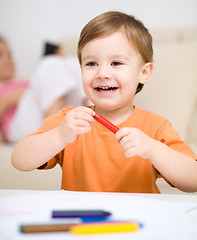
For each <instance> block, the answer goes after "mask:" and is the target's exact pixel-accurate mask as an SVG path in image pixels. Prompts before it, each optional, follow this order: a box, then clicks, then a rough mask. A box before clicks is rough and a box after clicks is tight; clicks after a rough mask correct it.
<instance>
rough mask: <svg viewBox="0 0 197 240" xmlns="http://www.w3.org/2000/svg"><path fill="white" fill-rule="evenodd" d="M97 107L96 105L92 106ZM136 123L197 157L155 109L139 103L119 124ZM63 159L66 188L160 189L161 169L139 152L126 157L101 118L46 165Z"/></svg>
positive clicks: (57, 119) (56, 119)
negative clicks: (157, 180)
mask: <svg viewBox="0 0 197 240" xmlns="http://www.w3.org/2000/svg"><path fill="white" fill-rule="evenodd" d="M72 108H73V107H64V108H63V109H62V110H61V111H59V112H58V113H57V114H56V115H53V116H51V117H49V118H48V119H46V120H45V121H44V122H43V126H42V127H41V128H40V129H38V131H37V132H36V133H34V134H39V133H43V132H45V131H48V130H49V129H52V128H55V127H57V126H59V125H60V124H61V122H62V121H63V119H64V117H65V115H66V113H67V112H68V111H69V110H71V109H72ZM92 108H93V107H92ZM118 127H119V128H122V127H134V128H138V129H140V130H142V131H143V132H144V133H146V134H147V135H148V136H150V137H152V138H154V139H156V140H158V141H161V142H163V143H164V144H166V145H168V146H169V147H171V148H173V149H174V150H176V151H180V152H182V153H184V154H187V155H189V156H191V157H193V158H194V159H197V156H196V155H195V153H194V152H193V151H192V150H191V149H190V147H189V146H188V145H187V144H186V143H184V142H183V141H182V140H181V139H180V137H179V135H178V134H177V132H176V131H175V130H174V129H173V128H172V126H171V124H170V122H169V121H168V120H166V119H165V118H163V117H161V116H159V115H156V114H154V113H151V112H148V111H144V110H141V109H140V108H138V107H137V106H135V108H134V111H133V113H132V114H131V116H130V117H129V118H128V119H127V120H126V121H124V122H123V123H121V124H119V125H118ZM57 163H59V164H60V165H61V167H62V189H65V190H72V191H97V192H133V193H159V192H160V191H159V189H158V187H157V185H156V179H157V178H158V176H159V172H158V171H157V170H156V169H155V168H154V166H153V165H152V163H151V162H150V160H148V159H143V158H140V157H138V156H134V157H130V158H126V157H125V155H124V151H123V149H122V148H121V146H120V145H119V144H118V143H117V141H116V139H115V135H114V133H112V132H111V131H109V130H108V129H107V128H105V127H104V126H103V125H101V124H100V123H99V122H97V121H96V122H95V123H94V124H93V125H92V130H91V131H90V132H89V133H86V134H83V135H79V136H78V137H77V139H76V140H75V142H73V143H71V144H68V145H67V146H66V148H65V149H64V150H63V151H61V152H60V153H59V154H57V155H56V156H55V157H54V158H53V159H51V160H50V161H49V162H48V163H47V165H46V166H45V169H49V168H52V167H54V166H55V165H56V164H57Z"/></svg>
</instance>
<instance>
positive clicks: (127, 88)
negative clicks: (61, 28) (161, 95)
mask: <svg viewBox="0 0 197 240" xmlns="http://www.w3.org/2000/svg"><path fill="white" fill-rule="evenodd" d="M81 59H82V78H83V86H84V91H85V93H86V95H87V97H88V98H89V99H90V100H91V101H92V102H93V103H94V104H95V105H96V109H97V110H98V109H99V110H101V111H102V110H104V111H105V110H110V111H113V110H117V109H120V108H121V109H122V108H125V111H129V110H130V109H131V108H132V104H133V97H134V95H135V92H136V88H137V86H138V84H139V82H141V81H142V78H141V76H142V72H143V69H144V65H145V63H144V62H143V60H142V57H141V55H140V53H139V52H138V51H137V50H136V48H134V46H133V45H132V44H131V43H130V42H129V41H128V39H127V38H126V36H125V35H124V34H123V33H122V32H121V31H119V32H115V33H113V34H112V35H109V36H106V37H102V38H98V39H95V40H92V41H90V42H88V43H87V44H86V45H85V46H84V47H83V49H82V54H81Z"/></svg>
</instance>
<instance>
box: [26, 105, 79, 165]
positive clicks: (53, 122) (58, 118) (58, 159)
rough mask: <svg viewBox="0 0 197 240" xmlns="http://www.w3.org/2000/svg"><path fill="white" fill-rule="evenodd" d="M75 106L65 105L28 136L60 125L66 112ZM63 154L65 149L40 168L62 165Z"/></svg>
mask: <svg viewBox="0 0 197 240" xmlns="http://www.w3.org/2000/svg"><path fill="white" fill-rule="evenodd" d="M73 108H74V107H71V106H67V107H64V108H63V109H62V110H60V111H59V112H58V113H57V114H54V115H52V116H50V117H48V118H46V119H45V120H44V121H43V125H42V126H41V127H40V128H39V129H38V130H37V131H36V132H35V133H32V134H29V135H27V136H26V138H27V137H30V136H33V135H38V134H42V133H45V132H47V131H49V130H51V129H54V128H56V127H58V126H60V124H61V123H62V121H63V120H64V117H65V115H66V113H67V112H68V111H69V110H71V109H73ZM63 154H64V151H63V150H62V151H61V152H59V153H58V154H57V155H55V156H54V157H53V158H52V159H50V160H49V161H48V162H47V163H45V164H43V165H42V166H40V167H38V169H41V170H43V169H51V168H53V167H55V166H56V164H59V165H60V166H62V163H63Z"/></svg>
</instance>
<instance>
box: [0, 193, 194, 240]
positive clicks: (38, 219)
mask: <svg viewBox="0 0 197 240" xmlns="http://www.w3.org/2000/svg"><path fill="white" fill-rule="evenodd" d="M58 209H104V210H108V211H110V212H112V220H134V221H137V222H141V223H143V224H144V227H143V228H141V229H140V230H138V231H136V232H134V233H115V234H94V235H85V236H81V235H80V236H78V235H73V234H71V233H66V232H65V233H52V234H47V233H46V234H22V233H20V231H19V226H20V224H22V223H51V222H54V220H52V219H51V211H52V210H58ZM0 234H1V235H2V236H1V235H0V239H5V240H6V239H14V240H16V239H17V240H19V239H39V240H42V239H47V240H48V239H49V240H50V239H55V240H59V239H86V240H87V239H91V240H94V239H102V240H105V239H109V240H110V239H113V240H114V239H117V240H124V239H140V240H141V239H143V240H146V239H151V240H153V239H159V240H162V239H165V240H166V239H168V240H169V239H173V240H174V239H179V240H182V239H184V240H185V239H189V240H193V239H195V240H196V239H197V195H195V194H177V195H173V194H170V195H168V194H126V193H122V194H121V193H88V192H70V191H32V190H3V189H1V190H0ZM1 237H2V238H1Z"/></svg>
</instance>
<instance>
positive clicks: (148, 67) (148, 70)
mask: <svg viewBox="0 0 197 240" xmlns="http://www.w3.org/2000/svg"><path fill="white" fill-rule="evenodd" d="M152 72H153V63H152V62H147V63H145V64H144V66H143V69H142V72H141V76H140V81H139V83H141V84H145V83H146V82H147V81H148V80H149V78H150V76H151V74H152Z"/></svg>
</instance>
